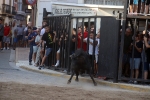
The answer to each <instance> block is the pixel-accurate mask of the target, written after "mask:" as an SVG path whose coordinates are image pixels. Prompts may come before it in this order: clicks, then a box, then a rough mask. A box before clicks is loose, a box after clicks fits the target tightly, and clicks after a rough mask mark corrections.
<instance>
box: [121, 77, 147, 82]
mask: <svg viewBox="0 0 150 100" xmlns="http://www.w3.org/2000/svg"><path fill="white" fill-rule="evenodd" d="M120 80H126V81H130V80H133V81H140V82H150V80H145V79H135V78H127V77H121V78H120Z"/></svg>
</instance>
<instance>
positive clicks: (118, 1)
mask: <svg viewBox="0 0 150 100" xmlns="http://www.w3.org/2000/svg"><path fill="white" fill-rule="evenodd" d="M124 1H125V0H84V3H85V4H96V5H115V6H124Z"/></svg>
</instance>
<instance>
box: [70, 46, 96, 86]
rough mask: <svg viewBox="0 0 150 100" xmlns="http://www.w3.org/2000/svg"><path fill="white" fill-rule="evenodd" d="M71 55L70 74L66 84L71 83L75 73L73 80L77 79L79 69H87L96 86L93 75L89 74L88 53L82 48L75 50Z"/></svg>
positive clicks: (90, 67)
mask: <svg viewBox="0 0 150 100" xmlns="http://www.w3.org/2000/svg"><path fill="white" fill-rule="evenodd" d="M70 57H71V71H72V75H71V77H70V79H69V80H68V84H69V83H71V80H72V77H73V76H74V74H76V79H75V81H77V82H78V81H79V80H78V76H79V72H80V71H87V72H88V73H89V75H90V77H91V79H92V81H93V83H94V85H95V86H96V85H97V83H96V82H95V80H94V78H93V75H92V74H91V70H92V66H91V63H90V60H89V57H88V54H87V53H85V52H84V51H83V50H82V49H77V50H76V52H75V53H74V54H73V55H71V56H70Z"/></svg>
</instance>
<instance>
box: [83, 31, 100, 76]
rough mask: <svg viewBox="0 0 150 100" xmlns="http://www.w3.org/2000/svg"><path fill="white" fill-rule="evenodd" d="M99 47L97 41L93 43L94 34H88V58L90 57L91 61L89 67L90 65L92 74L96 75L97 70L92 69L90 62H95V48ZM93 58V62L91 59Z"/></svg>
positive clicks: (96, 52) (86, 39)
mask: <svg viewBox="0 0 150 100" xmlns="http://www.w3.org/2000/svg"><path fill="white" fill-rule="evenodd" d="M84 42H86V43H87V42H88V38H85V39H84ZM98 45H99V42H98V39H96V40H95V43H94V33H90V37H89V52H88V53H89V57H90V61H91V65H92V73H94V74H96V73H97V70H96V69H95V68H94V64H93V63H92V62H94V60H96V58H95V57H96V55H98V50H97V48H96V46H98ZM93 46H94V47H95V54H94V55H93V52H94V51H93V48H94V47H93ZM92 58H94V60H93V59H92ZM92 60H93V61H92Z"/></svg>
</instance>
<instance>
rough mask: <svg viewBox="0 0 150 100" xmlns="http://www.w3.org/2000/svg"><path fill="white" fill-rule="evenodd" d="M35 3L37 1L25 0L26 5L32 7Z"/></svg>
mask: <svg viewBox="0 0 150 100" xmlns="http://www.w3.org/2000/svg"><path fill="white" fill-rule="evenodd" d="M36 2H37V0H26V3H27V4H28V5H34V4H36Z"/></svg>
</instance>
